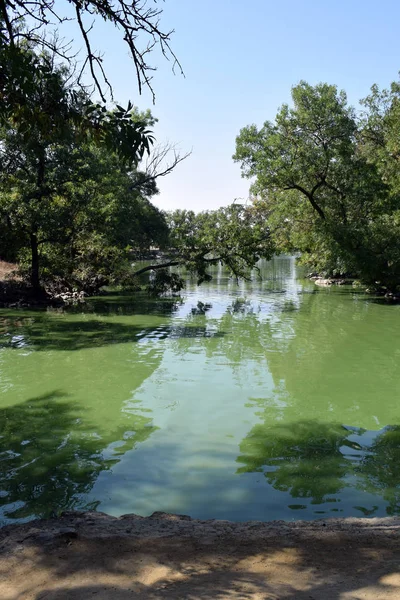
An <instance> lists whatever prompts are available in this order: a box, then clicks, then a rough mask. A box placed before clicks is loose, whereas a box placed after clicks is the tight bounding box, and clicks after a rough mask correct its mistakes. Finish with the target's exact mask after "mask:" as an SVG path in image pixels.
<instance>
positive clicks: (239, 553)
mask: <svg viewBox="0 0 400 600" xmlns="http://www.w3.org/2000/svg"><path fill="white" fill-rule="evenodd" d="M399 534H400V519H397V518H393V519H392V518H388V519H344V520H342V519H328V520H326V521H314V522H307V521H298V522H294V523H286V522H283V521H280V522H270V523H259V522H248V523H231V522H228V521H196V520H194V519H190V518H189V517H180V516H176V515H167V514H163V513H155V514H154V515H152V516H151V517H147V518H142V517H137V516H135V515H126V516H123V517H120V518H118V519H117V518H114V517H110V516H108V515H104V514H102V513H66V514H64V515H63V516H62V517H60V518H59V519H51V520H48V521H33V522H30V523H28V524H25V525H17V526H15V525H14V526H10V527H5V528H3V529H1V530H0V598H2V600H56V599H57V600H66V599H68V600H78V599H79V600H82V599H85V598H95V599H96V600H104V599H107V600H108V599H112V600H128V599H129V600H131V599H133V598H135V599H145V598H146V599H150V600H156V599H158V598H170V599H172V598H173V599H175V600H177V599H180V598H182V599H183V598H185V599H188V600H195V599H197V598H201V599H207V600H211V599H213V600H214V599H221V598H232V599H233V598H234V599H243V600H248V599H254V600H261V599H263V600H264V599H273V600H278V599H292V600H294V599H295V600H330V599H335V600H361V599H362V600H383V599H384V600H395V599H396V600H399V599H400V544H399V541H400V539H399Z"/></svg>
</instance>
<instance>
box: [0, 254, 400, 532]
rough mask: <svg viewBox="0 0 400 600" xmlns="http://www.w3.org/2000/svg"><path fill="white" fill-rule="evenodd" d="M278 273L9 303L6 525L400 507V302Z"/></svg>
mask: <svg viewBox="0 0 400 600" xmlns="http://www.w3.org/2000/svg"><path fill="white" fill-rule="evenodd" d="M261 271H262V275H263V281H262V282H260V281H259V280H258V279H257V277H256V274H255V275H254V278H253V280H252V281H250V282H247V283H240V284H239V285H237V283H236V282H235V281H232V280H229V279H228V277H227V276H226V273H224V271H223V270H222V269H219V270H218V269H216V270H215V273H214V279H213V281H212V282H211V283H210V284H205V285H203V286H201V287H200V288H197V286H196V285H195V284H194V282H190V281H188V286H187V289H186V291H185V292H184V297H183V301H182V302H181V301H177V300H170V299H169V300H168V299H164V300H149V299H147V298H143V297H142V298H137V297H136V298H131V297H116V296H114V297H113V296H110V297H107V298H99V299H93V300H91V301H90V302H88V305H87V306H86V307H85V308H84V309H82V308H80V309H78V310H77V311H75V312H68V313H65V312H64V313H63V312H57V311H53V312H50V311H47V312H40V311H37V312H34V311H24V310H1V311H0V343H1V344H0V522H1V523H6V522H13V521H15V520H26V519H30V518H33V517H36V516H37V517H46V516H50V515H55V514H59V513H60V512H61V511H63V510H71V509H97V510H100V511H104V512H107V513H110V514H113V515H121V514H124V513H128V512H134V513H137V514H140V515H149V514H151V513H152V512H154V511H156V510H158V511H167V512H175V513H183V514H188V515H190V516H192V517H196V518H202V519H208V518H222V519H233V520H237V521H243V520H249V519H256V520H269V519H286V520H292V519H315V518H321V517H323V518H325V517H330V516H342V517H345V516H360V517H363V516H384V515H393V514H399V513H400V402H399V400H400V306H391V305H387V304H385V303H384V302H379V301H378V300H377V299H374V298H372V297H370V296H366V295H365V294H363V293H362V292H360V291H356V290H353V289H351V288H344V287H335V288H327V289H323V288H318V287H317V286H315V285H314V284H313V283H312V282H310V281H307V280H305V279H301V278H300V273H296V267H295V262H294V259H292V258H285V257H281V258H276V259H274V260H273V261H271V262H270V263H265V264H263V265H262V268H261Z"/></svg>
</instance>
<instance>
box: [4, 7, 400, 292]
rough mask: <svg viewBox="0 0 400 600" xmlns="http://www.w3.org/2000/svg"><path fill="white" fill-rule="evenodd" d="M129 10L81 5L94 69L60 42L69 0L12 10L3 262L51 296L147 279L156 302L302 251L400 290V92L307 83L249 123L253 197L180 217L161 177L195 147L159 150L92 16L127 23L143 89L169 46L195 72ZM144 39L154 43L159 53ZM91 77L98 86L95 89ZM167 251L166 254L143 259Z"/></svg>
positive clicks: (330, 272) (327, 269) (314, 262)
mask: <svg viewBox="0 0 400 600" xmlns="http://www.w3.org/2000/svg"><path fill="white" fill-rule="evenodd" d="M120 4H121V9H122V11H123V18H122V17H121V14H122V13H121V12H120V11H119V9H118V10H117V9H115V7H114V6H111V5H110V4H109V3H107V2H106V3H103V4H102V5H101V7H99V5H97V4H93V3H92V2H88V3H86V4H85V6H84V7H83V6H81V4H79V3H74V2H73V3H72V5H73V7H74V8H75V15H74V17H73V21H74V23H75V25H76V26H77V27H78V30H79V32H80V34H81V35H82V37H83V40H84V42H85V55H84V60H83V64H82V65H81V68H80V69H78V68H77V64H76V63H75V62H74V58H73V56H72V55H71V54H70V52H69V49H68V46H65V45H63V44H62V43H60V42H59V38H58V37H57V35H55V36H54V35H53V37H49V35H48V31H49V20H48V19H47V16H48V13H52V14H53V16H55V17H57V18H58V20H59V23H62V22H63V20H64V16H63V15H61V14H58V13H57V12H54V11H55V6H54V4H53V3H50V4H49V3H42V2H41V1H40V0H39V1H38V2H37V3H34V5H33V7H34V8H32V11H33V12H32V13H30V12H29V11H28V12H26V11H27V10H28V9H27V8H26V4H25V3H17V4H12V3H9V2H8V1H6V2H5V3H4V7H3V9H2V16H1V22H0V25H1V27H0V29H1V32H0V69H1V99H2V102H1V110H0V259H2V260H5V261H10V262H15V263H17V264H18V273H19V280H18V293H23V292H22V290H25V292H24V293H27V294H28V295H29V294H30V295H31V296H32V297H34V298H42V299H45V298H48V297H49V296H53V297H54V295H58V296H59V295H60V292H65V291H67V292H68V293H71V292H72V291H73V290H74V291H75V293H80V292H85V293H88V294H92V293H95V292H97V291H98V290H99V289H100V288H101V287H102V286H105V285H122V286H129V287H135V286H138V285H139V282H140V281H141V279H140V276H141V275H143V274H144V273H146V272H151V273H152V277H151V278H150V285H149V289H150V291H151V292H152V293H156V294H157V293H163V292H166V291H168V290H172V291H174V292H178V291H179V290H180V289H181V288H182V285H183V283H182V279H181V278H180V277H179V275H178V274H177V273H176V272H173V273H172V272H171V271H170V269H169V268H170V267H172V266H175V267H177V266H183V267H185V268H186V269H188V270H189V271H190V272H191V273H193V275H194V276H195V277H196V278H197V281H198V283H201V282H203V281H205V280H208V279H209V278H210V274H209V267H210V266H211V265H215V264H216V263H222V264H223V265H224V266H226V267H227V268H228V270H229V272H230V273H231V274H232V275H233V276H235V277H245V276H246V275H247V274H248V273H249V271H250V270H251V269H252V268H254V267H255V266H256V265H257V261H258V260H259V259H260V258H271V256H272V255H273V254H279V253H282V252H290V253H293V252H297V253H300V254H301V261H302V262H303V263H305V264H307V265H308V266H309V267H310V269H311V270H312V271H315V272H317V273H319V274H323V275H324V276H325V277H342V278H343V277H345V278H349V277H351V278H356V279H359V280H361V282H362V283H363V284H365V285H368V286H370V287H372V288H374V289H378V288H380V289H382V290H385V291H386V292H388V293H391V294H397V293H398V291H399V287H398V286H399V283H400V244H399V243H398V240H399V234H400V176H399V157H400V151H399V147H400V138H399V133H398V132H399V130H400V128H399V125H400V108H399V106H400V104H399V102H400V84H399V83H393V84H392V86H391V88H390V89H389V90H383V91H381V90H379V89H378V88H377V87H376V86H373V87H372V90H371V94H370V95H369V96H368V97H367V98H365V99H364V100H362V101H361V106H362V110H361V111H359V112H357V111H356V110H355V109H354V108H353V107H352V106H350V105H349V104H348V102H347V98H346V94H345V93H344V92H342V91H338V89H337V88H336V87H335V86H333V85H328V84H318V85H316V86H311V85H309V84H308V83H306V82H301V83H300V84H298V85H296V86H295V87H294V88H293V90H292V100H293V104H292V106H288V105H283V106H282V107H281V108H280V110H279V112H278V114H277V116H276V119H275V121H274V122H269V121H267V122H266V123H264V125H263V126H262V127H261V128H257V127H256V126H255V125H251V126H248V127H245V128H244V129H242V130H241V132H240V134H239V136H238V137H237V140H236V152H235V154H234V160H235V161H237V162H238V163H240V165H241V168H242V173H243V176H244V177H248V178H250V179H251V180H252V184H251V196H252V199H251V200H249V201H247V202H246V203H233V204H232V205H230V206H228V207H224V208H220V209H218V210H214V211H207V212H203V213H199V214H195V213H194V212H193V211H186V210H178V211H175V212H174V213H171V214H167V213H165V212H163V211H161V210H160V209H159V208H157V207H156V206H155V204H154V203H153V201H154V197H155V195H156V194H157V193H158V187H157V181H158V178H159V177H162V176H165V175H168V174H169V173H170V172H171V171H172V170H173V169H174V168H175V167H177V166H178V164H179V163H180V162H181V161H182V160H184V159H185V158H187V157H188V154H185V155H181V154H179V152H177V151H176V149H175V148H174V146H172V145H169V144H167V145H164V146H162V145H161V146H160V145H159V146H157V145H156V144H155V137H154V128H155V126H156V122H157V119H156V118H155V117H154V116H153V115H152V114H151V112H150V111H149V110H147V111H140V110H139V109H138V108H137V107H135V106H134V105H133V104H132V103H131V102H130V103H129V104H128V106H127V107H126V108H124V107H122V106H120V105H118V104H116V103H114V101H113V96H112V85H111V83H110V82H109V80H108V78H107V74H106V73H105V72H104V71H103V68H102V61H101V57H100V56H99V55H97V54H96V53H94V52H93V50H92V48H91V41H90V29H87V28H85V25H84V23H83V20H84V17H85V16H87V14H90V15H92V13H93V10H94V11H95V13H96V14H97V17H100V18H103V19H105V20H107V21H109V22H110V23H111V24H113V25H115V26H118V27H120V28H122V30H123V32H124V39H125V41H126V42H127V44H128V46H129V49H130V53H131V57H132V59H133V64H134V68H135V70H136V75H137V85H138V88H139V90H141V88H142V87H143V86H148V87H149V88H150V89H151V91H152V92H153V88H152V83H151V78H150V76H149V74H150V73H151V71H152V66H151V65H150V64H149V63H148V62H147V60H148V59H147V57H148V54H149V51H150V50H152V49H153V48H154V47H155V46H158V47H159V48H160V49H161V51H162V53H163V54H164V55H165V56H167V57H169V58H172V59H173V63H174V65H175V66H178V68H181V67H180V63H179V61H178V59H177V58H176V56H175V55H174V53H173V51H172V49H171V47H170V35H171V32H167V33H164V32H163V31H162V30H161V29H160V25H159V16H160V14H161V11H160V10H158V9H152V8H148V7H146V2H144V3H142V4H141V5H138V4H137V3H134V4H133V5H132V6H131V7H130V8H129V7H128V8H129V10H128V8H127V6H128V5H125V4H124V2H122V1H121V2H120ZM29 10H30V9H29ZM86 13H87V14H86ZM46 15H47V16H46ZM28 17H29V18H28ZM65 18H66V17H65ZM32 19H33V21H34V24H33V25H32ZM121 19H122V22H121ZM27 23H29V24H30V27H28V26H27ZM35 23H36V24H35ZM138 32H141V33H142V34H144V35H145V36H148V38H149V39H150V42H149V44H150V45H148V46H147V47H145V48H144V49H143V50H140V48H139V46H138V39H139V38H138ZM85 70H87V71H88V74H90V76H91V78H92V82H93V86H92V87H91V88H90V87H88V86H86V85H83V83H82V82H83V78H84V76H85ZM107 90H108V92H107ZM107 93H108V97H107ZM153 93H154V92H153ZM98 96H99V97H100V101H97V99H96V97H98ZM155 251H156V252H157V254H156V256H157V260H156V261H153V262H152V264H147V265H145V266H143V265H139V266H136V265H137V262H138V259H140V258H143V257H144V256H149V255H150V254H151V252H152V253H153V255H154V254H155ZM24 286H25V287H24ZM9 287H10V286H9ZM3 288H4V286H3ZM14 288H15V286H14ZM2 291H3V292H4V294H5V295H7V293H8V288H7V289H5V288H4V289H3V290H2ZM14 292H15V289H14ZM4 294H3V296H4ZM14 296H15V294H14Z"/></svg>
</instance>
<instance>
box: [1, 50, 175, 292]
mask: <svg viewBox="0 0 400 600" xmlns="http://www.w3.org/2000/svg"><path fill="white" fill-rule="evenodd" d="M21 60H24V61H26V64H25V63H24V65H25V66H24V68H27V65H29V64H31V63H34V65H35V68H32V70H31V73H32V77H31V80H29V81H28V83H30V84H31V85H30V87H29V85H28V86H25V87H24V88H23V89H21V90H18V89H16V90H15V89H14V90H13V88H12V86H11V85H10V86H9V87H8V88H7V87H6V88H5V98H6V103H5V106H6V109H4V110H3V112H2V115H1V116H2V121H1V128H0V140H1V146H0V230H3V231H4V234H5V235H4V238H3V239H4V241H3V243H2V247H1V248H0V249H1V251H2V253H3V258H9V259H11V258H15V257H19V259H20V262H21V266H22V271H25V272H26V273H27V274H28V273H29V276H30V280H31V283H32V286H33V288H34V289H35V290H36V291H39V290H40V289H41V284H42V283H43V282H49V280H52V281H53V282H54V280H56V281H58V282H60V283H62V284H63V285H66V286H67V287H71V286H73V287H78V288H83V289H88V290H90V291H92V290H94V289H96V288H98V287H99V285H103V284H104V283H112V282H114V281H115V280H116V279H118V278H119V277H122V274H123V275H124V276H126V273H127V271H128V262H127V261H128V258H129V253H128V250H129V248H131V247H133V248H136V249H148V248H149V247H150V245H152V244H161V243H162V242H163V241H165V239H166V237H167V235H168V234H167V225H166V222H165V218H164V216H163V215H162V213H161V212H160V211H159V210H158V209H157V208H156V207H154V206H153V205H152V204H151V202H150V201H149V197H150V196H151V195H153V194H154V193H156V192H157V188H156V185H155V178H150V179H149V178H146V177H145V176H144V175H143V173H141V172H140V171H139V170H138V168H137V165H138V162H139V161H140V159H141V158H142V156H143V153H144V152H147V151H148V150H149V149H150V145H151V143H152V137H151V136H150V135H149V129H148V128H149V126H152V125H154V123H155V120H154V118H153V117H152V116H151V114H150V112H149V111H147V112H146V113H139V112H138V110H137V109H135V108H133V107H132V105H130V104H129V105H128V109H127V110H124V109H123V108H122V107H120V106H117V107H116V108H115V109H113V110H111V111H110V110H107V109H106V108H105V107H103V106H100V105H94V104H91V101H90V98H89V97H88V96H87V95H86V94H84V93H83V92H82V91H80V90H76V89H74V88H71V87H70V85H69V83H68V77H69V73H68V71H67V70H66V69H65V68H63V67H57V66H55V65H54V64H53V62H52V61H51V60H50V58H49V57H48V56H46V55H44V56H40V57H38V56H37V55H35V54H34V53H33V52H32V51H30V50H29V51H26V52H22V51H21ZM14 67H15V65H13V68H14ZM28 89H29V91H30V94H29V95H26V93H27V90H28ZM3 108H4V107H3ZM5 242H7V245H8V243H9V242H10V245H9V250H8V251H7V252H5V249H4V245H5Z"/></svg>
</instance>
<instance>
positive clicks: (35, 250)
mask: <svg viewBox="0 0 400 600" xmlns="http://www.w3.org/2000/svg"><path fill="white" fill-rule="evenodd" d="M31 285H32V289H33V293H34V294H35V296H40V295H41V294H42V293H43V290H42V287H41V285H40V277H39V244H38V239H37V235H36V233H31Z"/></svg>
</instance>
